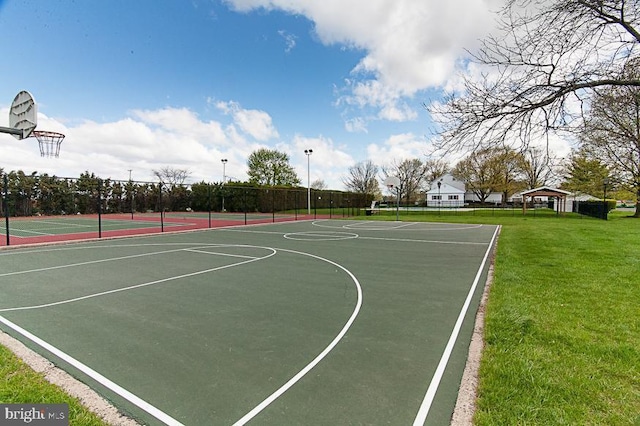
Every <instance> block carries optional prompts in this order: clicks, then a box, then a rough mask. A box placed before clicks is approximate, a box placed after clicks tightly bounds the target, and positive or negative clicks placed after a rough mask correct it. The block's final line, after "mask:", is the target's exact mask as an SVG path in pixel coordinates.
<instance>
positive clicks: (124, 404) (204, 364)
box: [0, 220, 498, 425]
mask: <svg viewBox="0 0 640 426" xmlns="http://www.w3.org/2000/svg"><path fill="white" fill-rule="evenodd" d="M497 233H498V228H497V227H495V226H486V225H460V224H455V225H454V224H442V223H410V222H371V221H351V220H317V221H298V222H287V223H273V224H262V225H253V226H237V227H227V228H218V229H212V230H200V231H192V232H184V233H171V234H161V235H155V236H144V237H130V238H121V239H112V240H99V241H93V242H78V243H71V244H64V245H51V246H40V247H29V248H20V249H5V250H1V251H0V271H2V272H1V273H0V277H1V279H0V328H1V329H2V330H3V331H4V332H6V333H9V334H10V335H12V336H14V337H16V338H18V339H19V340H21V341H23V342H24V343H25V344H26V345H27V346H29V347H30V348H32V349H34V350H35V351H37V352H39V353H41V354H42V355H43V356H45V357H47V358H48V359H50V360H52V361H53V362H54V363H56V364H57V365H59V366H60V367H61V368H63V369H64V370H66V371H68V372H69V373H71V374H72V375H73V376H75V377H77V378H78V379H80V380H81V381H83V382H85V383H87V384H89V385H90V386H91V387H92V388H93V389H95V390H96V391H97V392H98V393H100V394H101V395H103V396H105V397H106V398H107V399H108V400H109V401H112V402H113V403H114V404H115V405H116V406H117V407H118V408H119V409H120V410H121V411H122V412H124V413H126V414H127V415H129V416H131V417H133V418H135V419H137V420H139V421H140V422H142V423H146V424H172V425H178V424H185V425H196V424H197V425H200V424H229V425H231V424H261V425H282V424H327V425H335V424H429V425H436V424H438V425H440V424H448V422H449V421H450V418H451V414H452V412H453V409H454V405H455V401H456V397H457V394H458V388H459V385H460V380H461V377H462V373H463V368H464V365H465V362H466V357H467V351H468V346H469V341H470V338H471V334H472V329H473V323H474V319H475V315H476V312H477V309H478V305H479V300H480V296H481V293H482V290H483V287H484V283H485V281H486V277H487V273H488V272H487V271H488V268H489V263H490V257H491V252H492V249H493V246H494V244H495V239H496V235H497Z"/></svg>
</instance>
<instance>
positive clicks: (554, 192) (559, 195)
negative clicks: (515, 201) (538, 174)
mask: <svg viewBox="0 0 640 426" xmlns="http://www.w3.org/2000/svg"><path fill="white" fill-rule="evenodd" d="M520 194H521V195H522V213H523V214H524V213H526V212H527V199H528V198H529V197H530V198H531V199H532V200H533V199H534V198H535V197H553V198H555V199H556V200H557V203H556V206H557V208H556V211H557V212H558V213H560V212H561V211H562V212H564V211H565V210H566V201H567V196H568V195H571V192H569V191H564V190H562V189H558V188H552V187H550V186H541V187H540V188H534V189H529V190H526V191H522V192H521V193H520Z"/></svg>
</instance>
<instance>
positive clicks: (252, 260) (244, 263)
mask: <svg viewBox="0 0 640 426" xmlns="http://www.w3.org/2000/svg"><path fill="white" fill-rule="evenodd" d="M271 250H272V252H271V253H270V254H268V255H266V256H263V257H254V258H250V259H249V260H245V261H244V262H238V263H231V264H229V265H223V266H218V267H216V268H210V269H205V270H204V271H197V272H191V273H188V274H183V275H177V276H174V277H169V278H163V279H161V280H156V281H150V282H147V283H142V284H136V285H131V286H128V287H123V288H117V289H114V290H107V291H102V292H100V293H93V294H87V295H86V296H80V297H74V298H73V299H66V300H60V301H58V302H51V303H44V304H42V305H33V306H20V307H16V308H4V309H0V312H12V311H26V310H30V309H41V308H49V307H51V306H58V305H64V304H67V303H72V302H79V301H81V300H87V299H92V298H94V297H100V296H106V295H108V294H114V293H120V292H122V291H128V290H134V289H136V288H142V287H148V286H151V285H156V284H161V283H165V282H168V281H174V280H179V279H182V278H189V277H195V276H196V275H202V274H206V273H209V272H215V271H221V270H223V269H227V268H233V267H236V266H240V265H246V264H247V263H251V262H255V261H257V260H262V259H267V258H269V257H271V256H273V255H274V254H276V251H275V250H273V249H271Z"/></svg>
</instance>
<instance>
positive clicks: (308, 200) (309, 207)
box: [304, 149, 313, 215]
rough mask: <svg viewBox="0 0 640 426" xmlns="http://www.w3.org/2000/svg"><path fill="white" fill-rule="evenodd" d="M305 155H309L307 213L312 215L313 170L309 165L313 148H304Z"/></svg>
mask: <svg viewBox="0 0 640 426" xmlns="http://www.w3.org/2000/svg"><path fill="white" fill-rule="evenodd" d="M304 153H305V155H306V156H307V214H308V215H310V214H311V172H310V170H311V169H310V167H309V164H310V163H309V158H310V157H311V154H313V150H312V149H305V150H304Z"/></svg>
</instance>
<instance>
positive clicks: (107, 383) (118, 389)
mask: <svg viewBox="0 0 640 426" xmlns="http://www.w3.org/2000/svg"><path fill="white" fill-rule="evenodd" d="M0 322H2V323H3V324H4V325H6V326H7V327H9V328H11V329H12V330H14V331H15V332H17V333H20V334H21V335H23V336H24V337H26V338H27V339H29V340H31V341H32V342H33V343H35V344H36V345H38V346H40V347H42V348H44V349H45V350H47V351H49V352H51V353H52V354H53V355H55V356H57V357H58V358H60V359H62V360H63V361H65V362H66V363H68V364H70V365H72V366H73V367H75V368H77V369H78V370H80V371H82V372H83V373H84V374H86V375H87V376H89V377H91V378H92V379H94V380H95V381H97V382H98V383H100V384H101V385H103V386H104V387H106V388H107V389H110V390H111V391H113V392H115V393H116V394H118V395H120V396H121V397H123V398H124V399H126V400H127V401H129V402H131V403H132V404H134V405H135V406H137V407H139V408H141V409H142V410H144V411H145V412H147V413H149V414H151V415H152V416H153V417H155V418H156V419H158V420H160V421H161V422H163V423H165V424H167V425H169V426H182V423H180V422H179V421H178V420H176V419H174V418H173V417H171V416H169V415H168V414H167V413H165V412H163V411H161V410H159V409H158V408H156V407H154V406H153V405H151V404H149V403H148V402H147V401H145V400H143V399H142V398H140V397H138V396H137V395H134V394H133V393H131V392H129V391H128V390H126V389H125V388H123V387H122V386H120V385H118V384H117V383H114V382H113V381H111V380H109V379H107V378H106V377H105V376H103V375H102V374H100V373H98V372H97V371H95V370H94V369H92V368H90V367H88V366H87V365H85V364H83V363H81V362H80V361H78V360H77V359H75V358H73V357H72V356H70V355H68V354H67V353H65V352H63V351H61V350H60V349H58V348H56V347H55V346H53V345H51V344H50V343H47V342H45V341H44V340H42V339H41V338H39V337H38V336H36V335H34V334H32V333H30V332H28V331H27V330H25V329H24V328H22V327H20V326H19V325H17V324H14V323H13V322H11V321H9V320H8V319H6V318H5V317H3V316H1V315H0Z"/></svg>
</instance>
